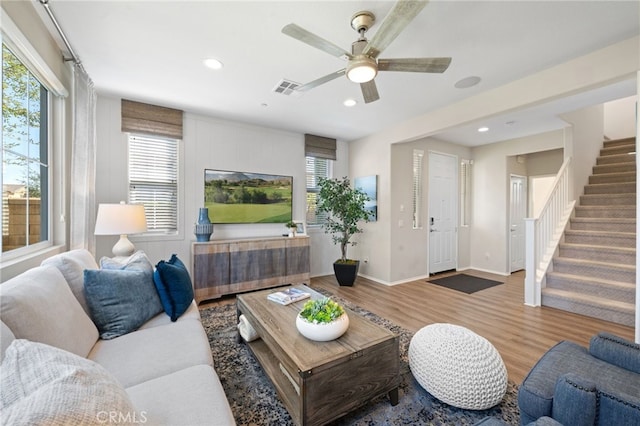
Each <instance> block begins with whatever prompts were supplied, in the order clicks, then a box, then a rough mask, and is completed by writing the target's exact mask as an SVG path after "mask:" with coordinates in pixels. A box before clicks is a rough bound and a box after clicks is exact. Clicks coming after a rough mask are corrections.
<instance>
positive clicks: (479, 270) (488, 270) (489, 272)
mask: <svg viewBox="0 0 640 426" xmlns="http://www.w3.org/2000/svg"><path fill="white" fill-rule="evenodd" d="M470 270H472V271H478V272H486V273H488V274H494V275H500V276H502V277H508V276H509V275H511V273H505V272H504V271H501V272H498V271H492V270H491V269H482V268H474V267H472V266H471V267H469V268H465V269H458V271H459V272H460V271H470Z"/></svg>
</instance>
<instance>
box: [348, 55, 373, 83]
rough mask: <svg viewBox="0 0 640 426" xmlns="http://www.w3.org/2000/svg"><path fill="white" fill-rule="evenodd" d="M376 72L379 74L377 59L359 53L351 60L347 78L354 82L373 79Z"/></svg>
mask: <svg viewBox="0 0 640 426" xmlns="http://www.w3.org/2000/svg"><path fill="white" fill-rule="evenodd" d="M376 74H378V66H377V64H376V61H375V60H374V59H371V58H369V57H368V56H364V55H358V56H356V57H355V58H353V59H352V60H351V61H349V65H348V66H347V78H348V79H349V80H351V81H353V82H354V83H366V82H368V81H371V80H373V79H374V77H375V76H376Z"/></svg>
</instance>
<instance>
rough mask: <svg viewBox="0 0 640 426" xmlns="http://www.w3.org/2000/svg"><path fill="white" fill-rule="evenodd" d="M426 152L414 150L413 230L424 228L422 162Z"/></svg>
mask: <svg viewBox="0 0 640 426" xmlns="http://www.w3.org/2000/svg"><path fill="white" fill-rule="evenodd" d="M423 158H424V151H423V150H421V149H414V150H413V229H420V228H422V160H423Z"/></svg>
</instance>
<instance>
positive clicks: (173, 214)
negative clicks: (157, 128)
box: [129, 135, 179, 235]
mask: <svg viewBox="0 0 640 426" xmlns="http://www.w3.org/2000/svg"><path fill="white" fill-rule="evenodd" d="M178 142H179V141H178V140H177V139H168V138H159V137H152V136H138V135H129V203H131V204H144V208H145V213H146V216H147V230H148V233H149V234H156V235H170V234H176V233H177V232H178Z"/></svg>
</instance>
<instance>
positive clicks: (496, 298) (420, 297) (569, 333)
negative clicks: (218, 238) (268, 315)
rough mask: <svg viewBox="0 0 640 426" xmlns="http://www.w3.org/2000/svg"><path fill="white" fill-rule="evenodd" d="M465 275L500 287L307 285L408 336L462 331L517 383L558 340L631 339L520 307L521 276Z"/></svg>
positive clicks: (600, 325)
mask: <svg viewBox="0 0 640 426" xmlns="http://www.w3.org/2000/svg"><path fill="white" fill-rule="evenodd" d="M465 273H467V274H469V275H475V276H479V277H483V278H489V279H493V280H496V281H501V282H504V284H503V285H498V286H495V287H491V288H489V289H486V290H482V291H479V292H476V293H473V294H466V293H462V292H458V291H455V290H450V289H447V288H444V287H440V286H437V285H433V284H428V283H427V282H426V280H418V281H412V282H408V283H405V284H399V285H396V286H385V285H382V284H378V283H376V282H374V281H371V280H368V279H366V278H362V277H358V279H357V281H356V283H355V284H354V286H353V287H340V286H339V285H338V283H337V282H336V280H335V278H334V276H333V275H328V276H323V277H316V278H312V279H311V286H312V287H318V288H324V289H326V290H328V291H330V292H332V293H333V294H336V295H338V296H340V297H343V298H345V299H347V300H349V301H351V302H353V303H355V304H357V305H359V306H361V307H363V308H365V309H367V310H369V311H371V312H373V313H375V314H377V315H379V316H381V317H384V318H387V319H388V320H390V321H392V322H394V323H396V324H398V325H399V326H401V327H404V328H406V329H408V330H410V331H413V332H416V331H418V330H419V329H420V328H422V327H424V326H425V325H428V324H433V323H451V324H458V325H462V326H464V327H467V328H468V329H470V330H472V331H474V332H476V333H477V334H479V335H481V336H483V337H485V338H486V339H488V340H489V341H490V342H491V343H493V345H494V346H495V347H496V349H497V350H498V352H500V355H501V356H502V359H503V360H504V363H505V365H506V366H507V371H508V373H509V379H510V380H512V381H514V382H515V383H518V384H519V383H521V382H522V380H523V379H524V377H525V376H526V374H527V373H528V372H529V370H530V369H531V367H533V365H534V364H535V363H536V362H537V360H538V359H539V358H540V357H541V356H542V354H544V353H545V352H546V350H547V349H549V348H550V347H551V346H553V345H555V344H556V343H557V342H559V341H561V340H572V341H574V342H576V343H579V344H582V345H584V346H588V344H589V339H590V338H591V336H593V335H594V334H596V333H597V332H599V331H608V332H611V333H613V334H616V335H619V336H621V337H624V338H627V339H630V340H633V338H634V331H633V328H631V327H626V326H622V325H619V324H615V323H611V322H607V321H601V320H597V319H593V318H589V317H585V316H582V315H577V314H573V313H570V312H565V311H561V310H557V309H553V308H548V307H537V308H534V307H529V306H525V305H524V304H523V300H524V272H516V273H514V274H512V275H511V276H509V277H503V276H499V275H492V274H487V273H483V272H477V271H465ZM446 275H447V274H441V275H440V276H446ZM233 300H234V298H233V297H230V298H225V299H221V300H219V301H213V302H209V303H205V304H201V308H204V307H208V306H214V305H217V304H221V303H232V302H233Z"/></svg>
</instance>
